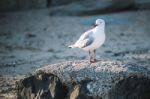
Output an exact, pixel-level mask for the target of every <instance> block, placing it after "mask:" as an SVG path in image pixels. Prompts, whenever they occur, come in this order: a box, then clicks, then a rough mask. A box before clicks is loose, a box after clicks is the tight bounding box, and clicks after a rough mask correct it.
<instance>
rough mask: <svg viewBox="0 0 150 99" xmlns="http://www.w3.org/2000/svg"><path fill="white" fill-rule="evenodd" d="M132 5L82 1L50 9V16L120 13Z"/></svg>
mask: <svg viewBox="0 0 150 99" xmlns="http://www.w3.org/2000/svg"><path fill="white" fill-rule="evenodd" d="M132 5H133V0H127V1H126V2H124V1H123V0H95V1H93V0H84V1H76V2H71V3H69V4H66V5H63V6H58V7H55V8H52V9H51V11H50V15H92V14H102V13H108V12H113V11H120V10H124V9H127V8H129V7H130V6H132Z"/></svg>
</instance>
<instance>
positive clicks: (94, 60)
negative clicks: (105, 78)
mask: <svg viewBox="0 0 150 99" xmlns="http://www.w3.org/2000/svg"><path fill="white" fill-rule="evenodd" d="M96 61H97V60H96V50H94V62H96Z"/></svg>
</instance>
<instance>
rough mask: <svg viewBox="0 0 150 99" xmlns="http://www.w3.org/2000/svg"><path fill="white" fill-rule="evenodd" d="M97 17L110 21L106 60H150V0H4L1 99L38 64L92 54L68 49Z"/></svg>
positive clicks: (0, 12)
mask: <svg viewBox="0 0 150 99" xmlns="http://www.w3.org/2000/svg"><path fill="white" fill-rule="evenodd" d="M97 18H102V19H104V20H105V21H106V42H105V44H104V45H103V46H102V47H101V48H99V49H98V50H97V58H98V59H102V60H119V61H127V62H128V61H132V62H135V63H138V64H141V65H146V66H149V64H150V32H149V31H150V22H149V20H150V0H0V98H1V99H2V98H4V99H15V97H16V95H15V93H16V90H15V82H16V81H18V80H20V79H22V78H24V77H25V76H27V75H30V74H31V73H32V72H33V71H34V70H36V69H37V68H40V67H43V66H45V65H48V64H55V63H59V62H65V61H74V60H81V59H88V53H86V52H84V51H82V50H80V49H69V48H68V47H67V46H68V45H70V44H72V43H74V42H75V41H76V40H77V39H78V38H79V36H80V35H81V34H82V33H83V32H85V31H86V30H88V29H91V28H92V27H93V24H94V22H95V20H96V19H97Z"/></svg>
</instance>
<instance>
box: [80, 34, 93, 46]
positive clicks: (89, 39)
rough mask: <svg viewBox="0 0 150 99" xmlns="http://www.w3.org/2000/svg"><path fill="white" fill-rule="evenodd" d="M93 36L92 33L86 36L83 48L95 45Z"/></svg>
mask: <svg viewBox="0 0 150 99" xmlns="http://www.w3.org/2000/svg"><path fill="white" fill-rule="evenodd" d="M92 34H93V32H90V33H88V34H87V35H85V37H84V38H83V41H84V45H83V47H82V48H84V47H87V46H89V45H91V44H92V43H93V41H94V38H93V36H92Z"/></svg>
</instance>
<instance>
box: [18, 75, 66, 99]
mask: <svg viewBox="0 0 150 99" xmlns="http://www.w3.org/2000/svg"><path fill="white" fill-rule="evenodd" d="M17 87H18V92H17V99H64V97H65V96H64V95H65V91H63V85H62V83H61V82H60V80H59V78H58V77H57V76H54V75H53V74H46V73H39V74H36V75H35V76H30V77H27V78H25V79H23V80H21V81H20V82H18V83H17Z"/></svg>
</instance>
